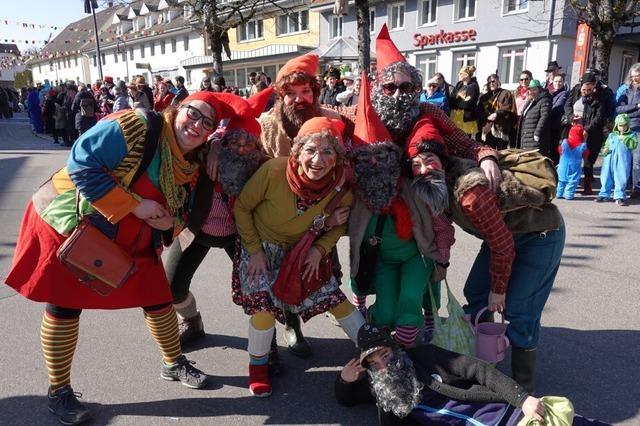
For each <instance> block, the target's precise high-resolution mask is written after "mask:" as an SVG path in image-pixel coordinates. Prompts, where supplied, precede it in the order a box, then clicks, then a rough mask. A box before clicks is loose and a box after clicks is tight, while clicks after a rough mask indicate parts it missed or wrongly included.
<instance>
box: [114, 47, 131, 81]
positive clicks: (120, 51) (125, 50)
mask: <svg viewBox="0 0 640 426" xmlns="http://www.w3.org/2000/svg"><path fill="white" fill-rule="evenodd" d="M121 46H122V49H121V48H120V47H121ZM116 52H118V53H123V52H124V61H125V63H126V64H127V83H129V82H130V79H129V57H128V56H127V41H126V40H123V39H121V38H119V39H118V42H117V43H116Z"/></svg>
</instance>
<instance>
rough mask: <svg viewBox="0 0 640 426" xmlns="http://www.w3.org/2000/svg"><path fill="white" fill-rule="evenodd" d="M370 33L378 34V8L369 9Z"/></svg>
mask: <svg viewBox="0 0 640 426" xmlns="http://www.w3.org/2000/svg"><path fill="white" fill-rule="evenodd" d="M369 32H370V33H375V32H376V8H375V7H372V8H371V9H369Z"/></svg>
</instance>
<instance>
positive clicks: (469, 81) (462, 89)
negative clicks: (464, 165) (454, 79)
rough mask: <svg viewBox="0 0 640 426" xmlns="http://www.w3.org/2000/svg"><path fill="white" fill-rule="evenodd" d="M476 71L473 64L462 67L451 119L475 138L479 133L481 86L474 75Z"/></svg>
mask: <svg viewBox="0 0 640 426" xmlns="http://www.w3.org/2000/svg"><path fill="white" fill-rule="evenodd" d="M475 72H476V67H475V66H473V65H465V66H463V67H462V68H461V69H460V72H459V73H458V83H456V87H455V88H454V90H453V95H452V98H451V120H452V121H453V122H454V123H455V124H456V126H458V128H459V129H460V130H462V131H463V132H464V133H465V134H466V135H467V136H469V137H470V138H475V136H476V133H478V122H477V116H476V112H477V108H478V98H479V97H480V87H479V86H478V81H477V80H476V78H475V77H474V76H473V74H474V73H475Z"/></svg>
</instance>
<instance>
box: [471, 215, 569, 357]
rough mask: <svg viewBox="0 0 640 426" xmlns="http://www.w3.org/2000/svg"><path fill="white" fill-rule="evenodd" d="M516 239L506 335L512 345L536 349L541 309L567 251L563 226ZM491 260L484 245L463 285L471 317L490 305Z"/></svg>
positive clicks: (506, 316)
mask: <svg viewBox="0 0 640 426" xmlns="http://www.w3.org/2000/svg"><path fill="white" fill-rule="evenodd" d="M513 239H514V243H515V249H516V257H515V259H514V261H513V267H512V270H511V277H510V278H509V288H508V290H507V300H506V303H507V308H506V312H505V318H506V319H507V320H508V321H509V326H508V327H507V336H508V337H509V340H510V341H511V345H512V346H515V347H518V348H525V349H529V348H535V347H536V346H537V345H538V339H539V334H540V317H541V316H542V310H543V309H544V305H545V304H546V303H547V299H548V298H549V293H550V292H551V287H552V286H553V282H554V280H555V278H556V274H557V273H558V267H559V266H560V258H561V257H562V250H563V249H564V239H565V228H564V223H562V225H561V226H560V228H559V229H557V230H555V231H549V232H547V233H540V232H532V233H528V234H517V235H514V237H513ZM489 257H490V253H489V248H488V246H487V244H486V243H482V247H481V249H480V253H478V256H477V257H476V260H475V262H474V264H473V267H472V268H471V272H469V277H468V278H467V282H466V283H465V285H464V296H465V298H466V299H467V303H468V304H467V305H466V306H465V307H464V309H465V311H466V313H468V314H471V315H472V316H474V315H476V314H477V313H478V312H479V311H480V310H481V309H482V308H484V307H485V306H487V302H488V298H489V292H490V290H491V289H490V284H489V283H490V282H491V276H490V275H489Z"/></svg>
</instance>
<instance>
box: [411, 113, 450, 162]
mask: <svg viewBox="0 0 640 426" xmlns="http://www.w3.org/2000/svg"><path fill="white" fill-rule="evenodd" d="M421 152H433V153H434V154H436V155H438V156H439V157H441V158H442V157H448V155H449V154H448V152H447V146H446V145H445V143H444V139H443V138H442V136H440V133H439V132H438V129H436V126H434V125H433V121H432V120H431V118H430V117H428V116H423V117H421V118H420V120H418V121H417V122H416V124H415V126H413V131H412V132H411V135H410V136H409V140H408V142H407V155H408V156H409V158H413V157H415V156H416V155H418V154H420V153H421Z"/></svg>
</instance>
